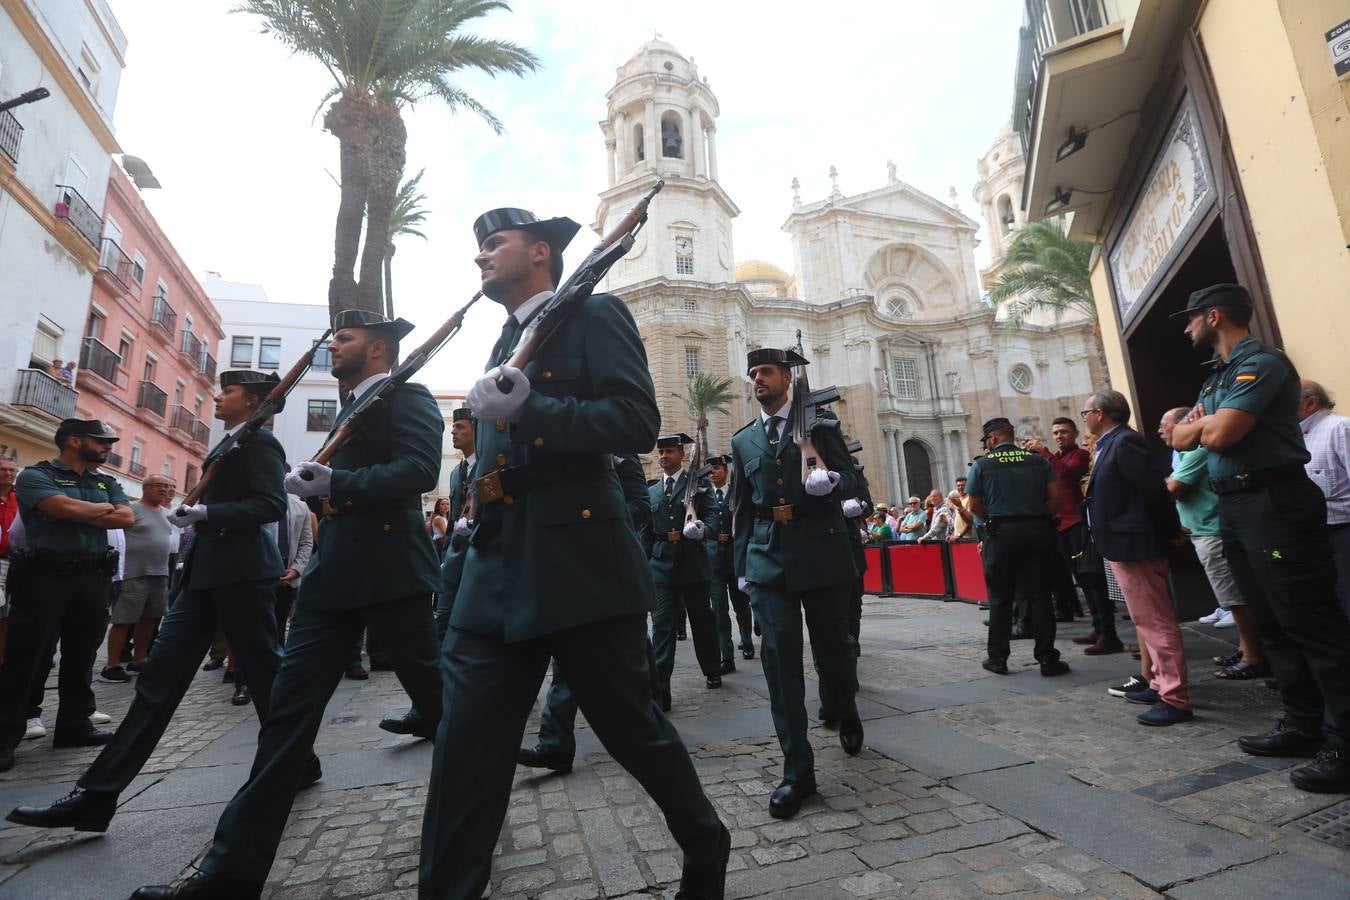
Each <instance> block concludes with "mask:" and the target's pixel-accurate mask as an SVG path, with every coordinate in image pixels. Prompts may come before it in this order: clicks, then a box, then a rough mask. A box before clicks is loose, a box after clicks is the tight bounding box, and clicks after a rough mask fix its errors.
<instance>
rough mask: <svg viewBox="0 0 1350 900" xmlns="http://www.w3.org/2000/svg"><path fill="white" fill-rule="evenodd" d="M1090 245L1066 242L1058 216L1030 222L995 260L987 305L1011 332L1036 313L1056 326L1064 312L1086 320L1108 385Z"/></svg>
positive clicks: (1081, 242) (1066, 236)
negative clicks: (999, 313)
mask: <svg viewBox="0 0 1350 900" xmlns="http://www.w3.org/2000/svg"><path fill="white" fill-rule="evenodd" d="M1092 250H1093V245H1092V244H1091V243H1089V242H1087V241H1075V240H1070V238H1069V236H1068V234H1067V230H1066V228H1065V223H1064V220H1063V219H1062V218H1056V219H1048V220H1045V221H1041V222H1030V223H1028V224H1026V225H1023V226H1022V227H1021V228H1019V229H1018V230H1017V231H1016V232H1014V233H1013V236H1012V240H1011V241H1009V242H1008V249H1007V252H1005V253H1004V254H1003V259H1001V260H999V262H998V265H997V270H996V273H995V276H994V282H993V284H992V285H991V286H990V288H989V296H988V298H987V302H988V303H989V305H990V306H992V307H994V309H998V308H1000V307H1002V308H1003V310H1004V312H1005V313H1006V319H1005V322H1006V323H1007V325H1008V326H1009V327H1012V328H1017V327H1019V326H1021V325H1022V323H1023V322H1025V321H1026V318H1027V317H1028V316H1029V315H1031V314H1032V313H1033V312H1035V311H1037V310H1049V311H1051V312H1053V313H1054V315H1055V322H1056V323H1058V322H1059V321H1060V320H1062V319H1063V318H1064V316H1065V315H1067V314H1069V313H1079V314H1081V315H1083V316H1085V317H1086V318H1087V319H1088V320H1089V321H1091V322H1092V336H1093V340H1094V342H1095V343H1096V350H1097V359H1098V363H1099V365H1100V366H1101V377H1102V378H1103V379H1104V381H1105V382H1106V386H1107V387H1110V386H1111V385H1110V374H1109V372H1108V371H1107V368H1106V350H1105V348H1104V346H1103V344H1102V329H1101V323H1100V322H1098V321H1097V303H1096V301H1095V300H1094V299H1093V297H1092V280H1091V277H1090V275H1089V271H1090V269H1091V265H1092Z"/></svg>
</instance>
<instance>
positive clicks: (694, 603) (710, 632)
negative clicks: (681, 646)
mask: <svg viewBox="0 0 1350 900" xmlns="http://www.w3.org/2000/svg"><path fill="white" fill-rule="evenodd" d="M686 612H687V613H688V614H689V633H690V636H691V637H693V639H694V656H695V657H696V658H697V659H698V667H699V668H700V669H701V670H702V671H703V674H704V676H705V677H708V678H711V677H712V676H714V675H719V676H720V675H721V674H722V657H721V655H720V654H719V652H718V649H717V617H716V616H715V615H714V614H713V608H712V603H711V602H709V599H708V582H706V581H695V582H693V583H692V584H670V583H668V582H665V581H663V580H662V579H660V578H657V579H656V609H654V610H652V652H653V653H654V654H655V655H656V683H655V685H654V693H655V694H656V698H657V699H658V700H664V701H665V702H666V703H669V702H670V676H671V673H673V672H674V671H675V632H676V631H677V630H678V629H679V626H680V623H681V622H683V621H684V614H685V613H686Z"/></svg>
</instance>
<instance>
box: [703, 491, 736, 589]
mask: <svg viewBox="0 0 1350 900" xmlns="http://www.w3.org/2000/svg"><path fill="white" fill-rule="evenodd" d="M704 496H705V497H706V498H707V509H705V510H704V519H703V524H704V525H705V526H706V528H707V531H706V532H705V533H704V538H703V543H704V545H705V546H706V547H707V549H708V566H709V568H710V569H711V571H712V574H713V575H714V576H717V577H719V578H734V577H735V576H736V554H735V553H734V552H733V550H732V547H733V545H732V543H731V485H730V484H727V485H726V486H725V487H723V488H722V501H721V502H720V503H719V502H718V501H717V488H715V487H712V486H711V485H709V486H708V492H707V493H706V494H705V495H704ZM724 535H725V537H723V536H724Z"/></svg>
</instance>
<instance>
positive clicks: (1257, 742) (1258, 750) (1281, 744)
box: [1238, 718, 1326, 756]
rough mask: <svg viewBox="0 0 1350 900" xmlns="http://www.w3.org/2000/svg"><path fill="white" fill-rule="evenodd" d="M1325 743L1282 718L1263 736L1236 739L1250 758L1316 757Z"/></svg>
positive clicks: (1256, 735)
mask: <svg viewBox="0 0 1350 900" xmlns="http://www.w3.org/2000/svg"><path fill="white" fill-rule="evenodd" d="M1325 743H1326V741H1325V740H1323V739H1322V737H1321V736H1320V735H1312V734H1308V733H1307V732H1303V731H1299V730H1298V729H1297V728H1294V727H1293V726H1291V725H1290V724H1289V723H1288V722H1287V721H1286V720H1285V719H1283V718H1281V719H1280V720H1279V721H1278V722H1276V723H1275V727H1274V728H1272V729H1270V730H1269V731H1267V732H1266V733H1265V734H1252V735H1245V736H1243V737H1240V738H1238V746H1239V747H1241V748H1242V750H1243V752H1245V753H1250V754H1251V755H1252V756H1316V755H1317V752H1318V751H1319V750H1321V749H1322V745H1323V744H1325Z"/></svg>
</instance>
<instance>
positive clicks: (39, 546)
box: [0, 419, 280, 772]
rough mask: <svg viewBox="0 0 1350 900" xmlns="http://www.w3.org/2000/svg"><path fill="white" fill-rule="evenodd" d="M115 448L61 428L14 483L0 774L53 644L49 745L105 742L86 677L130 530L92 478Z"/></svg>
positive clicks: (101, 482) (121, 497)
mask: <svg viewBox="0 0 1350 900" xmlns="http://www.w3.org/2000/svg"><path fill="white" fill-rule="evenodd" d="M117 439H118V438H117V435H116V434H114V433H113V432H112V430H111V429H109V428H108V427H107V426H105V425H104V424H103V423H102V422H100V421H98V420H97V419H89V420H82V419H65V420H63V421H62V422H61V424H60V425H58V426H57V428H56V449H57V452H58V454H59V455H58V456H57V458H56V459H53V460H50V461H43V462H40V463H38V464H37V465H33V466H29V467H28V468H26V469H24V470H23V472H22V473H20V475H19V477H18V480H17V481H16V482H15V484H14V490H15V492H16V493H17V495H18V500H19V519H20V520H21V521H22V522H23V524H24V526H25V529H26V531H27V546H26V547H25V548H24V549H23V550H22V551H19V550H14V551H12V552H11V555H10V570H9V591H10V597H11V601H12V604H13V605H12V607H11V609H10V613H9V636H8V653H7V655H6V657H5V665H4V666H2V667H0V772H3V771H8V770H9V769H11V768H13V767H14V748H16V747H17V746H18V745H19V742H20V741H21V740H23V734H24V730H25V720H26V719H27V717H28V707H29V705H30V702H31V701H30V694H31V693H32V692H33V689H34V687H35V686H37V687H39V688H40V682H39V679H43V680H45V679H46V675H47V668H48V664H49V663H50V662H51V652H52V648H55V646H56V642H57V639H58V637H59V638H60V641H61V672H60V676H59V680H58V690H59V691H60V697H61V705H60V708H59V710H58V711H57V714H56V734H55V737H54V740H53V741H52V746H54V747H94V746H98V745H99V744H105V743H107V742H108V740H109V738H111V737H112V736H111V735H110V734H109V733H108V732H106V731H99V730H98V729H97V728H95V727H94V726H93V724H92V723H91V722H90V721H89V715H90V713H92V712H93V711H94V692H93V690H92V689H91V688H90V686H89V673H90V670H91V669H92V668H93V665H94V657H95V655H96V654H97V653H98V646H99V644H100V643H101V642H102V640H103V630H104V628H105V627H107V624H108V594H109V592H110V590H111V586H112V575H113V573H114V572H116V571H117V558H116V554H115V553H114V552H110V551H109V549H108V531H109V530H110V529H115V528H128V527H130V526H131V524H132V523H133V522H134V521H135V516H134V515H133V514H132V511H131V504H130V503H129V502H128V501H127V495H126V493H125V492H123V490H122V485H120V484H119V483H118V482H117V479H115V478H113V477H111V476H109V475H106V474H104V473H103V472H100V471H99V470H98V467H99V466H100V465H101V464H102V463H105V462H107V460H108V453H109V451H110V450H111V449H112V445H113V444H114V443H115V442H116V441H117ZM277 574H280V572H278V573H277ZM0 599H3V598H0ZM198 658H199V659H200V657H198Z"/></svg>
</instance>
